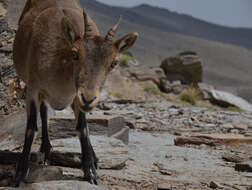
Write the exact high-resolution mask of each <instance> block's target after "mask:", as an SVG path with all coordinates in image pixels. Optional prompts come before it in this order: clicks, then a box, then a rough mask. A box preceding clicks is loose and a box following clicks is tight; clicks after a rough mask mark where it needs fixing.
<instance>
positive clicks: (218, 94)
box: [199, 83, 252, 112]
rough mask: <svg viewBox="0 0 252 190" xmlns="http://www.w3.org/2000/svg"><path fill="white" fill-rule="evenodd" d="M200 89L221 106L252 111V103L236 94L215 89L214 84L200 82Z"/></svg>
mask: <svg viewBox="0 0 252 190" xmlns="http://www.w3.org/2000/svg"><path fill="white" fill-rule="evenodd" d="M199 87H200V90H201V92H202V94H203V95H204V98H205V99H208V100H210V101H211V102H212V103H213V104H216V105H219V106H221V107H230V106H235V107H237V108H239V109H241V110H243V111H248V112H252V105H251V104H250V103H249V102H248V101H246V100H244V99H243V98H241V97H238V96H235V95H233V94H231V93H229V92H224V91H219V90H215V89H213V87H212V86H207V85H205V84H202V83H201V84H199Z"/></svg>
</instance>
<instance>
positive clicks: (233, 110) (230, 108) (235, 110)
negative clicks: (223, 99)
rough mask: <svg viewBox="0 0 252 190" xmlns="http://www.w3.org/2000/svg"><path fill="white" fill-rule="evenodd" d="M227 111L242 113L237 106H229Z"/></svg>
mask: <svg viewBox="0 0 252 190" xmlns="http://www.w3.org/2000/svg"><path fill="white" fill-rule="evenodd" d="M225 110H226V111H230V112H241V111H242V110H241V109H240V108H238V107H236V106H229V107H227V108H226V109H225Z"/></svg>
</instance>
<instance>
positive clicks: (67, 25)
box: [61, 16, 76, 44]
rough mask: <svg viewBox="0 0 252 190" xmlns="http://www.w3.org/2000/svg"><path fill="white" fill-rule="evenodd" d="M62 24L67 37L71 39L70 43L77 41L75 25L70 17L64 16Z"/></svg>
mask: <svg viewBox="0 0 252 190" xmlns="http://www.w3.org/2000/svg"><path fill="white" fill-rule="evenodd" d="M61 24H62V30H63V33H64V35H65V37H66V39H67V40H68V41H69V43H70V44H73V43H74V41H75V37H76V35H75V32H74V28H73V25H72V23H71V22H70V20H69V18H67V17H66V16H64V17H63V19H62V22H61Z"/></svg>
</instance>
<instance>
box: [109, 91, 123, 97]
mask: <svg viewBox="0 0 252 190" xmlns="http://www.w3.org/2000/svg"><path fill="white" fill-rule="evenodd" d="M109 95H110V96H113V97H115V98H118V99H121V98H122V97H123V96H122V94H121V93H120V92H110V93H109Z"/></svg>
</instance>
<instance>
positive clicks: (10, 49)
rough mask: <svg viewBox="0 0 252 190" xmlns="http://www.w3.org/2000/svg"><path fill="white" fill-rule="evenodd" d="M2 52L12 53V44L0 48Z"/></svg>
mask: <svg viewBox="0 0 252 190" xmlns="http://www.w3.org/2000/svg"><path fill="white" fill-rule="evenodd" d="M0 53H12V44H8V45H7V46H3V47H1V48H0Z"/></svg>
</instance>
